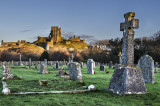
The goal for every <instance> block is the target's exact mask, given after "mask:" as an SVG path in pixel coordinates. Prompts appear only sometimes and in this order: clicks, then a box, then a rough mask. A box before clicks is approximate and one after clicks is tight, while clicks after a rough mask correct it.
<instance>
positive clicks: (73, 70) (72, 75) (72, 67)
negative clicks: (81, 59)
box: [68, 62, 82, 81]
mask: <svg viewBox="0 0 160 106" xmlns="http://www.w3.org/2000/svg"><path fill="white" fill-rule="evenodd" d="M68 68H69V79H70V80H79V81H82V73H81V66H80V64H78V63H77V62H71V63H69V67H68Z"/></svg>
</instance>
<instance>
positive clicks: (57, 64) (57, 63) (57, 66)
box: [56, 61, 59, 69]
mask: <svg viewBox="0 0 160 106" xmlns="http://www.w3.org/2000/svg"><path fill="white" fill-rule="evenodd" d="M58 68H59V62H58V61H56V69H58Z"/></svg>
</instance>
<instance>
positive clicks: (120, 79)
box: [108, 12, 146, 95]
mask: <svg viewBox="0 0 160 106" xmlns="http://www.w3.org/2000/svg"><path fill="white" fill-rule="evenodd" d="M134 16H135V13H133V12H129V13H126V14H124V18H125V22H124V23H121V24H120V31H123V46H122V65H118V66H117V67H115V70H114V73H113V75H112V78H111V81H110V84H109V88H108V90H109V91H111V92H113V93H117V94H119V95H121V94H142V93H146V87H145V82H144V79H143V75H142V72H141V69H140V68H138V67H135V66H134V30H133V29H134V28H138V22H139V20H138V19H134Z"/></svg>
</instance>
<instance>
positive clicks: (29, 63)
mask: <svg viewBox="0 0 160 106" xmlns="http://www.w3.org/2000/svg"><path fill="white" fill-rule="evenodd" d="M28 65H29V68H31V66H32V61H31V58H29V62H28Z"/></svg>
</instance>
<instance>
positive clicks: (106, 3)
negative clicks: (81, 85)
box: [0, 0, 160, 42]
mask: <svg viewBox="0 0 160 106" xmlns="http://www.w3.org/2000/svg"><path fill="white" fill-rule="evenodd" d="M127 12H135V19H139V28H138V29H135V38H137V37H144V36H151V35H153V34H154V33H156V32H158V31H159V30H160V0H0V40H4V42H15V41H18V40H26V41H29V42H33V41H35V40H36V39H37V37H38V36H48V35H49V33H50V30H51V26H58V27H61V31H62V36H63V37H68V36H72V35H76V36H80V37H81V38H83V39H86V41H87V42H92V41H96V40H104V39H111V38H117V37H120V38H121V37H122V36H123V32H121V31H120V23H121V22H124V14H125V13H127Z"/></svg>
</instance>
